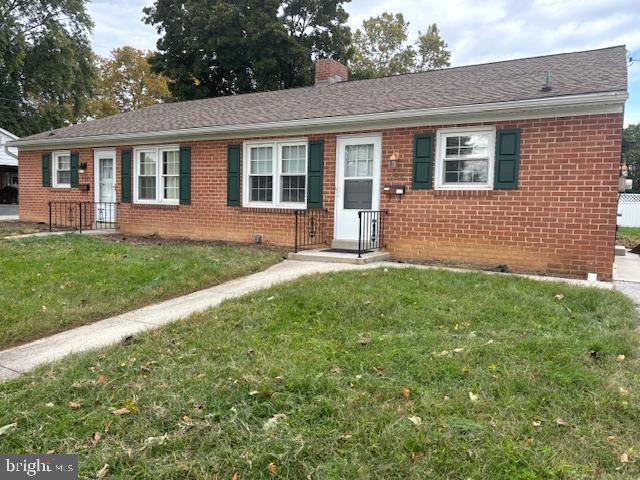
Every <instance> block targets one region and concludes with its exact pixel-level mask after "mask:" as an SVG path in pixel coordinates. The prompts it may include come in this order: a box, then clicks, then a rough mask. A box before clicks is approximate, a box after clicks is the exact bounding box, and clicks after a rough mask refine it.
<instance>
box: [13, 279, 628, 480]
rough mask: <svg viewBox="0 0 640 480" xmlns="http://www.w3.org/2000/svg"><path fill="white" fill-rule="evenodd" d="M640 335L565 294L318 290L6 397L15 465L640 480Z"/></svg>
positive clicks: (481, 282)
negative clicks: (72, 457) (38, 456)
mask: <svg viewBox="0 0 640 480" xmlns="http://www.w3.org/2000/svg"><path fill="white" fill-rule="evenodd" d="M636 326H637V315H636V313H635V311H634V308H633V306H632V305H631V303H630V302H629V300H628V299H625V298H624V297H623V296H622V295H620V294H619V293H618V292H612V291H607V290H598V289H590V288H579V287H574V286H571V285H568V284H564V283H552V282H535V281H531V280H526V279H522V278H513V277H510V276H498V275H487V274H481V273H453V272H446V271H442V270H418V269H413V268H403V269H393V268H389V269H388V271H387V269H375V270H373V269H372V270H367V271H362V270H360V271H351V272H342V273H335V274H328V275H312V276H309V277H306V278H302V279H299V280H297V281H295V282H291V283H288V284H286V285H280V286H277V287H274V288H270V289H267V290H264V291H260V292H256V293H254V294H251V295H248V296H246V297H243V298H241V299H237V300H232V301H228V302H225V303H224V304H222V305H220V306H219V307H218V308H215V309H212V310H210V311H207V312H204V313H201V314H197V315H194V316H192V317H191V318H190V319H188V320H186V321H181V322H176V323H174V324H172V325H170V326H167V327H165V328H162V329H160V330H157V331H154V332H148V333H145V334H141V335H136V336H135V337H134V339H133V341H132V342H130V344H129V345H118V346H114V347H112V348H108V349H104V350H101V351H98V352H90V353H88V354H84V355H78V356H75V357H73V358H68V359H65V360H64V361H61V362H58V363H56V364H54V365H47V366H44V367H43V368H40V369H39V370H38V371H36V372H34V373H32V374H29V375H27V376H25V377H24V378H21V379H18V380H15V381H12V382H9V383H5V384H2V385H0V427H2V426H6V425H12V424H14V423H16V425H15V426H14V427H8V430H9V431H8V432H7V433H6V434H4V435H0V450H1V451H3V452H16V453H17V452H19V453H41V452H46V451H48V450H55V451H56V452H74V453H78V454H79V457H80V464H79V467H80V472H79V473H80V475H79V476H80V478H95V473H96V472H97V471H98V470H99V469H101V468H102V467H103V466H104V464H108V465H109V474H108V476H107V477H105V478H118V479H142V478H158V479H194V480H195V479H230V478H232V477H234V474H236V473H237V476H238V477H239V478H240V479H270V478H283V479H284V478H289V479H307V478H311V479H471V480H485V479H495V480H513V479H540V480H542V479H544V480H547V479H557V480H565V479H587V478H588V479H607V478H611V479H612V478H616V479H638V478H639V476H640V463H639V460H638V458H639V457H638V455H639V453H638V452H639V451H640V430H639V429H638V422H639V421H640V406H639V405H640V404H639V403H638V401H639V400H640V357H639V353H640V351H639V349H638V340H639V334H638V332H637V331H636ZM593 350H597V356H596V358H593V356H591V355H590V354H589V352H590V351H593ZM621 354H622V355H625V358H624V359H623V361H619V358H618V355H621ZM404 389H406V390H404ZM470 393H472V394H473V395H470ZM69 402H74V403H73V404H72V405H73V406H74V407H75V408H72V407H71V406H70V405H69ZM122 407H127V408H128V409H129V410H130V411H131V412H132V413H129V414H125V415H115V414H113V413H112V411H113V410H112V409H120V408H122ZM134 411H135V412H134ZM558 420H560V422H559V421H558ZM563 424H564V425H563ZM96 432H99V435H95V433H96ZM623 453H626V454H627V456H628V462H627V463H623V462H621V460H620V456H621V455H622V454H623ZM269 464H273V465H274V466H275V469H276V472H275V473H276V474H275V475H274V476H271V475H270V472H269V470H268V465H269ZM272 470H273V467H272Z"/></svg>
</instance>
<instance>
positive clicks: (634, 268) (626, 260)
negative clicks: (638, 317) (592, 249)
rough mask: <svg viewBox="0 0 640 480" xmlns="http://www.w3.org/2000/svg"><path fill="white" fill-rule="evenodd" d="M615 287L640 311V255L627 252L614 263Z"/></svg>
mask: <svg viewBox="0 0 640 480" xmlns="http://www.w3.org/2000/svg"><path fill="white" fill-rule="evenodd" d="M613 285H614V288H615V289H616V290H619V291H621V292H622V293H624V294H625V295H627V296H628V297H629V298H630V299H631V300H632V301H633V303H635V304H636V306H637V307H638V310H639V311H640V255H638V254H636V253H631V252H629V251H627V253H626V254H625V255H624V256H617V257H616V258H615V261H614V262H613Z"/></svg>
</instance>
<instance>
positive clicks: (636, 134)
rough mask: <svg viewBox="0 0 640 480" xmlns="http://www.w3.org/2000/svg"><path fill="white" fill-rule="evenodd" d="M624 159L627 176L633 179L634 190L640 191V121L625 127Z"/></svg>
mask: <svg viewBox="0 0 640 480" xmlns="http://www.w3.org/2000/svg"><path fill="white" fill-rule="evenodd" d="M622 161H623V162H624V163H626V164H627V167H628V168H629V173H628V176H627V178H631V179H632V180H633V192H635V193H638V192H640V123H638V124H636V125H629V126H628V127H627V128H625V129H624V132H623V142H622Z"/></svg>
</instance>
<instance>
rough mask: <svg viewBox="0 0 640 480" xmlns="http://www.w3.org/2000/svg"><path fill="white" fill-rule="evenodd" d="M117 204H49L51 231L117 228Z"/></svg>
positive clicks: (66, 202)
mask: <svg viewBox="0 0 640 480" xmlns="http://www.w3.org/2000/svg"><path fill="white" fill-rule="evenodd" d="M116 208H117V203H115V202H72V201H62V202H49V231H53V230H54V229H55V230H78V231H80V232H82V231H83V230H105V229H111V228H116Z"/></svg>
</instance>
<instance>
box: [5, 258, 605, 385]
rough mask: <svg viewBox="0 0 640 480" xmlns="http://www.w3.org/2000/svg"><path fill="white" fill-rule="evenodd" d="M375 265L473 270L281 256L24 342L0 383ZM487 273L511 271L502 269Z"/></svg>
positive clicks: (12, 353) (11, 354) (10, 354)
mask: <svg viewBox="0 0 640 480" xmlns="http://www.w3.org/2000/svg"><path fill="white" fill-rule="evenodd" d="M378 267H385V268H420V269H434V268H438V269H444V270H450V271H456V272H461V271H472V270H462V269H454V268H441V267H432V266H424V265H423V266H421V265H412V264H406V263H395V262H377V263H370V264H367V265H350V264H346V263H325V262H301V261H295V260H285V261H283V262H281V263H279V264H277V265H274V266H272V267H270V268H268V269H267V270H264V271H262V272H259V273H255V274H253V275H249V276H246V277H242V278H238V279H236V280H232V281H230V282H226V283H223V284H221V285H217V286H215V287H211V288H207V289H205V290H200V291H198V292H194V293H191V294H188V295H184V296H182V297H178V298H174V299H172V300H167V301H165V302H162V303H158V304H155V305H150V306H148V307H144V308H140V309H138V310H133V311H131V312H127V313H124V314H122V315H117V316H115V317H111V318H107V319H105V320H101V321H98V322H95V323H92V324H89V325H84V326H82V327H78V328H74V329H72V330H67V331H64V332H61V333H58V334H55V335H52V336H50V337H46V338H42V339H39V340H36V341H33V342H31V343H27V344H25V345H20V346H17V347H13V348H10V349H8V350H4V351H0V381H3V380H8V379H10V378H15V377H18V376H20V375H21V374H22V373H24V372H27V371H29V370H32V369H34V368H35V367H37V366H39V365H42V364H44V363H48V362H53V361H55V360H59V359H61V358H63V357H65V356H67V355H70V354H72V353H77V352H83V351H87V350H92V349H96V348H100V347H105V346H107V345H111V344H114V343H117V342H118V341H120V340H121V339H123V338H125V337H127V336H129V335H133V334H136V333H138V332H142V331H145V330H150V329H154V328H158V327H160V326H162V325H165V324H167V323H170V322H174V321H176V320H181V319H184V318H186V317H188V316H189V315H191V314H193V313H196V312H202V311H204V310H207V309H209V308H211V307H215V306H217V305H219V304H220V303H222V302H223V301H225V300H228V299H232V298H237V297H240V296H242V295H245V294H248V293H251V292H254V291H256V290H260V289H263V288H268V287H270V286H272V285H276V284H279V283H283V282H287V281H290V280H294V279H296V278H299V277H302V276H304V275H310V274H314V273H326V272H336V271H344V270H363V269H370V268H378ZM476 272H477V271H476ZM485 273H487V274H495V275H510V274H504V273H490V272H485ZM517 276H521V277H526V278H531V279H534V280H542V281H560V282H565V283H570V284H572V285H579V286H593V287H599V288H611V284H609V283H603V282H587V281H586V280H572V279H566V278H556V277H542V276H535V275H517Z"/></svg>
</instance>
